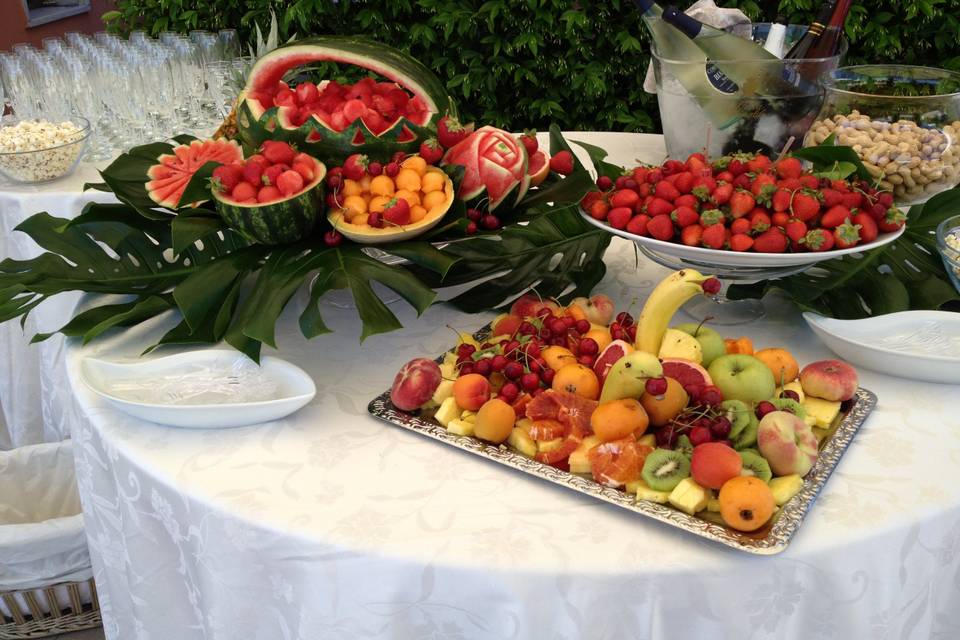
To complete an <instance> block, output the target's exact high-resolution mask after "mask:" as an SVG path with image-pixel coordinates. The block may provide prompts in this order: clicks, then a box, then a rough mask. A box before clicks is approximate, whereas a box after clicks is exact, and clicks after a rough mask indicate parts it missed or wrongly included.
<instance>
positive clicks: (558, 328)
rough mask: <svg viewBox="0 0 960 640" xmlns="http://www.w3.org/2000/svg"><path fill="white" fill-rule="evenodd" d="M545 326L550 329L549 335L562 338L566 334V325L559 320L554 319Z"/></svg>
mask: <svg viewBox="0 0 960 640" xmlns="http://www.w3.org/2000/svg"><path fill="white" fill-rule="evenodd" d="M547 326H548V327H550V333H552V334H553V335H554V336H562V335H566V333H567V325H565V324H564V323H563V320H561V319H560V318H554V319H553V320H551V321H550V324H549V325H547Z"/></svg>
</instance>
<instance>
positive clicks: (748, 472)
mask: <svg viewBox="0 0 960 640" xmlns="http://www.w3.org/2000/svg"><path fill="white" fill-rule="evenodd" d="M740 459H741V460H743V469H742V470H741V471H740V475H742V476H756V477H757V478H760V479H761V480H763V481H764V482H770V479H771V478H773V473H772V472H771V471H770V463H769V462H767V459H766V458H764V457H763V456H762V455H760V454H759V453H756V452H755V451H741V452H740Z"/></svg>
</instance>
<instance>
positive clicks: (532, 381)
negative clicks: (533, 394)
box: [520, 373, 540, 391]
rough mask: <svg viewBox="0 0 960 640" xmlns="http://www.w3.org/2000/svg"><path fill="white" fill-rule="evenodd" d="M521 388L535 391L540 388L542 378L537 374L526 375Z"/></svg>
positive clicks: (521, 382)
mask: <svg viewBox="0 0 960 640" xmlns="http://www.w3.org/2000/svg"><path fill="white" fill-rule="evenodd" d="M520 386H521V387H523V390H524V391H533V390H534V389H539V388H540V376H538V375H537V374H535V373H526V374H524V375H523V377H522V378H520Z"/></svg>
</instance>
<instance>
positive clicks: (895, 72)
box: [804, 65, 960, 205]
mask: <svg viewBox="0 0 960 640" xmlns="http://www.w3.org/2000/svg"><path fill="white" fill-rule="evenodd" d="M823 83H824V86H825V89H826V96H825V99H824V104H823V108H822V109H821V110H820V113H819V115H818V116H817V119H816V120H815V121H814V122H813V124H812V125H811V127H810V130H809V132H808V133H807V136H806V139H805V140H804V144H805V145H806V146H813V145H818V144H823V143H824V142H826V141H828V140H832V141H833V142H834V143H835V144H839V145H845V146H848V147H852V148H853V150H854V151H855V152H856V153H857V155H858V156H859V157H860V160H861V161H862V162H863V165H864V166H865V167H866V169H867V171H869V172H870V175H871V176H873V178H874V180H875V181H876V183H877V185H878V188H880V189H884V190H888V191H891V192H892V193H893V196H894V199H895V200H896V202H897V203H898V204H904V205H906V204H917V203H920V202H924V201H925V200H927V199H928V198H929V197H930V196H932V195H934V194H936V193H939V192H940V191H944V190H945V189H949V188H951V187H953V186H955V185H957V184H958V183H960V73H954V72H952V71H947V70H945V69H935V68H931V67H915V66H908V65H861V66H853V67H840V68H838V69H836V70H834V71H831V72H829V73H827V74H825V75H824V76H823Z"/></svg>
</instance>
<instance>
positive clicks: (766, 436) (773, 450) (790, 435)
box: [757, 411, 818, 476]
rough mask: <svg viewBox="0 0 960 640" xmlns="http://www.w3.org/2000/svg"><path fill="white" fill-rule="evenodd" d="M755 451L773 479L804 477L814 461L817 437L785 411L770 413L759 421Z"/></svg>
mask: <svg viewBox="0 0 960 640" xmlns="http://www.w3.org/2000/svg"><path fill="white" fill-rule="evenodd" d="M757 448H758V449H760V454H761V455H762V456H763V457H764V458H766V459H767V462H769V463H770V470H771V471H773V475H776V476H788V475H790V474H792V473H795V474H797V475H798V476H804V475H806V474H807V472H808V471H810V468H811V467H813V463H814V462H816V461H817V455H818V451H817V436H815V435H814V434H813V430H812V429H811V428H810V426H809V425H808V424H807V423H806V422H804V421H803V420H802V419H800V418H799V417H797V416H795V415H794V414H792V413H790V412H788V411H771V412H770V413H768V414H767V415H765V416H763V419H762V420H760V426H759V427H758V428H757Z"/></svg>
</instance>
